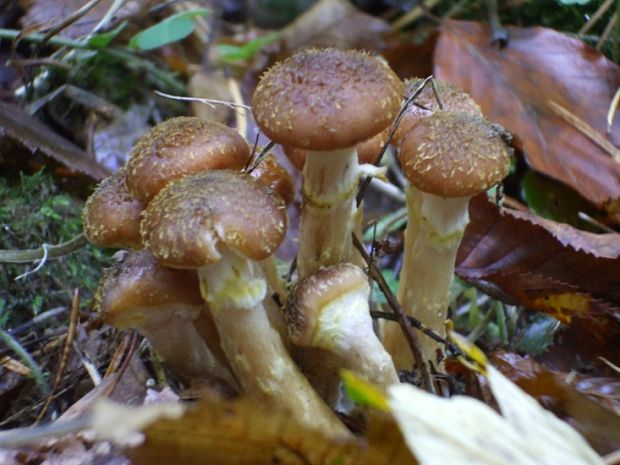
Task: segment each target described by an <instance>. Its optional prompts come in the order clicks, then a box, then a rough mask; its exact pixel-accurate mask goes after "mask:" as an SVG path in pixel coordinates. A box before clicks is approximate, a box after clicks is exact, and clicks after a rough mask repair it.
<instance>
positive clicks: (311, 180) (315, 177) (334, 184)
mask: <svg viewBox="0 0 620 465" xmlns="http://www.w3.org/2000/svg"><path fill="white" fill-rule="evenodd" d="M384 173H385V169H384V168H379V167H376V166H373V165H367V164H363V165H360V164H359V163H358V159H357V150H356V148H355V147H351V148H347V149H343V150H333V151H329V152H321V151H310V152H308V156H307V157H306V163H305V165H304V182H303V197H304V204H303V207H302V212H301V224H300V238H299V249H298V251H297V266H298V270H299V272H298V273H299V276H298V277H299V279H300V280H301V279H303V278H305V277H306V276H309V275H311V274H312V273H314V272H315V271H317V270H318V269H319V268H320V267H322V266H329V265H334V264H336V263H341V262H345V261H348V260H349V259H350V257H351V252H352V246H351V232H352V230H353V227H354V226H353V224H354V217H355V215H356V210H357V207H356V206H355V193H356V190H357V187H358V184H359V180H360V178H361V177H362V176H364V175H367V176H382V175H383V174H384Z"/></svg>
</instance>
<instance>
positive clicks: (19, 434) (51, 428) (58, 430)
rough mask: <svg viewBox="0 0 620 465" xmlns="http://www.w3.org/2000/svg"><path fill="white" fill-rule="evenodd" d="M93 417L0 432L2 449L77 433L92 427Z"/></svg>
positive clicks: (88, 416)
mask: <svg viewBox="0 0 620 465" xmlns="http://www.w3.org/2000/svg"><path fill="white" fill-rule="evenodd" d="M90 425H91V417H90V415H85V416H82V417H79V418H76V419H73V420H67V421H56V422H54V423H48V424H46V425H41V426H37V427H35V428H32V427H30V426H29V427H26V428H15V429H11V430H8V431H3V432H0V448H2V449H7V448H15V447H20V446H24V445H27V444H31V443H33V442H34V441H39V440H41V439H47V438H55V437H60V436H64V435H66V434H69V433H75V432H77V431H81V430H83V429H86V428H88V427H90Z"/></svg>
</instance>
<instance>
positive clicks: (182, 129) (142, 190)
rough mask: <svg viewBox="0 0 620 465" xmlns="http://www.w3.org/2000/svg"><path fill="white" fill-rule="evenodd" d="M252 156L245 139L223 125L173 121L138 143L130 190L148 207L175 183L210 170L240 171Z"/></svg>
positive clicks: (129, 171) (132, 158)
mask: <svg viewBox="0 0 620 465" xmlns="http://www.w3.org/2000/svg"><path fill="white" fill-rule="evenodd" d="M249 156H250V149H249V147H248V144H247V143H246V142H245V140H244V139H243V137H241V136H240V135H239V134H237V132H236V131H234V130H232V129H230V128H229V127H227V126H224V125H223V124H219V123H212V122H210V121H205V120H202V119H200V118H196V117H187V116H180V117H177V118H171V119H169V120H166V121H164V122H163V123H160V124H158V125H157V126H154V127H153V128H151V129H150V130H149V131H148V132H147V133H146V134H145V135H144V136H142V137H141V138H140V139H139V140H138V142H137V143H136V145H135V147H134V149H133V150H132V152H131V154H130V157H129V161H128V162H127V188H128V189H129V192H131V194H132V195H133V196H134V197H135V198H136V199H138V200H140V201H141V202H142V203H143V204H144V205H147V204H148V203H149V202H150V201H151V199H152V198H153V197H154V196H155V194H157V193H158V192H159V191H160V190H161V189H162V188H163V187H164V186H165V185H166V184H168V183H169V182H170V181H172V180H174V179H178V178H180V177H183V176H186V175H188V174H195V173H199V172H201V171H205V170H209V169H241V168H243V167H244V166H245V165H246V163H247V162H248V159H249Z"/></svg>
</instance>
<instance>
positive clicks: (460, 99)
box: [393, 78, 482, 145]
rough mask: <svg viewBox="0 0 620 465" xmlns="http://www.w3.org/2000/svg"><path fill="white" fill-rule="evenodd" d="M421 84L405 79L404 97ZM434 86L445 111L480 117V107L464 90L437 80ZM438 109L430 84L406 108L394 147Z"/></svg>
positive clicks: (420, 82)
mask: <svg viewBox="0 0 620 465" xmlns="http://www.w3.org/2000/svg"><path fill="white" fill-rule="evenodd" d="M423 82H424V79H420V78H413V79H407V80H406V81H405V95H406V96H407V97H409V96H410V95H413V93H414V92H415V91H416V90H417V88H418V87H420V85H421V84H422V83H423ZM435 86H436V87H437V94H438V95H439V98H440V99H441V103H442V105H443V109H444V110H445V111H452V112H455V113H456V112H459V113H469V114H471V115H476V116H480V117H482V110H481V109H480V106H479V105H478V104H477V103H476V101H475V100H474V99H473V98H471V97H470V95H469V94H468V93H467V92H465V91H464V90H461V89H459V88H458V87H456V86H454V85H452V84H450V83H449V82H445V81H438V80H435ZM416 104H417V105H416ZM438 109H439V105H438V104H437V99H436V98H435V94H434V92H433V88H432V86H431V85H430V84H429V85H426V87H424V89H423V90H422V92H421V93H420V95H418V96H417V97H416V100H415V103H412V104H411V105H410V106H409V107H408V108H407V111H406V112H405V114H404V115H403V117H402V119H401V120H400V123H399V124H398V128H397V129H396V132H395V133H394V137H393V143H394V145H398V144H399V143H400V141H401V140H402V139H403V137H405V134H406V133H407V131H409V130H410V129H411V128H412V127H413V126H414V125H415V124H416V123H417V122H418V121H420V120H421V119H422V118H426V117H427V116H429V115H430V114H431V113H433V112H434V111H435V110H438Z"/></svg>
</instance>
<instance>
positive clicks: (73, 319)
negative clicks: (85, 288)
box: [34, 288, 80, 425]
mask: <svg viewBox="0 0 620 465" xmlns="http://www.w3.org/2000/svg"><path fill="white" fill-rule="evenodd" d="M79 309H80V300H79V292H78V290H77V288H76V289H75V290H74V291H73V298H72V299H71V316H70V318H69V328H68V330H67V338H66V339H65V346H64V348H63V350H62V356H61V357H60V363H59V365H58V370H57V371H56V376H55V377H54V384H53V385H52V390H51V391H50V393H49V395H48V396H47V399H45V403H44V404H43V408H42V409H41V411H40V412H39V415H37V418H36V420H35V421H34V424H35V425H38V424H39V423H40V422H41V420H42V419H43V417H44V416H45V414H46V413H47V410H48V409H49V407H50V405H51V404H52V401H53V400H54V393H55V392H56V389H58V386H60V381H61V380H62V376H63V373H64V372H65V368H66V366H67V361H68V360H69V354H70V352H71V344H72V343H73V339H74V337H75V330H76V328H77V319H78V314H79Z"/></svg>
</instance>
